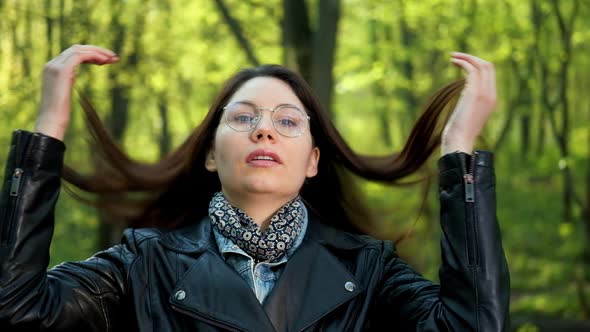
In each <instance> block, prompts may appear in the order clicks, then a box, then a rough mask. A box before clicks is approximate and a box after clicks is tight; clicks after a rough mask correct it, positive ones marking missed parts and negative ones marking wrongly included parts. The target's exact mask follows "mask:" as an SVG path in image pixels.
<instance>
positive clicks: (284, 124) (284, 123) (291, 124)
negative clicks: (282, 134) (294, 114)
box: [277, 118, 297, 127]
mask: <svg viewBox="0 0 590 332" xmlns="http://www.w3.org/2000/svg"><path fill="white" fill-rule="evenodd" d="M277 124H279V125H281V126H282V127H296V126H297V122H295V121H293V119H290V118H282V119H279V120H278V121H277Z"/></svg>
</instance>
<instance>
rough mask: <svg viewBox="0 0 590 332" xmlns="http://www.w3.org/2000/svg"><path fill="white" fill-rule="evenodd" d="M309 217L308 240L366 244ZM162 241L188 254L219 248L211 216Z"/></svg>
mask: <svg viewBox="0 0 590 332" xmlns="http://www.w3.org/2000/svg"><path fill="white" fill-rule="evenodd" d="M308 211H309V210H308ZM308 213H309V212H308ZM308 218H309V221H308V225H307V231H306V234H305V240H307V241H315V242H317V243H319V244H321V245H323V246H325V247H330V248H333V249H339V250H354V249H359V248H361V247H363V246H365V243H364V242H362V241H360V240H359V239H358V238H357V237H355V236H354V235H352V234H349V233H346V232H343V231H340V230H338V229H335V228H331V227H329V226H326V225H324V224H323V223H321V222H320V220H319V218H318V217H317V216H316V215H314V214H311V213H309V214H308ZM160 243H161V244H162V245H163V246H164V247H166V248H168V249H170V250H173V251H176V252H180V253H186V254H190V253H199V252H203V251H205V250H207V249H210V248H212V249H214V250H216V249H217V244H216V242H215V236H214V235H213V231H212V229H211V222H210V221H209V217H203V218H202V219H201V220H200V221H199V222H196V223H193V224H190V225H188V226H185V227H182V228H179V229H176V230H173V231H170V232H166V233H164V234H163V235H162V237H161V238H160Z"/></svg>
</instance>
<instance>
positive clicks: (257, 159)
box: [246, 149, 282, 167]
mask: <svg viewBox="0 0 590 332" xmlns="http://www.w3.org/2000/svg"><path fill="white" fill-rule="evenodd" d="M246 163H248V164H249V165H251V166H255V167H272V166H276V165H279V164H281V163H282V162H281V158H280V157H279V156H278V155H277V154H276V153H274V152H273V151H272V150H267V149H258V150H255V151H252V152H251V153H250V154H249V155H248V156H247V157H246Z"/></svg>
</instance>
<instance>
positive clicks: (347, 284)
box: [344, 281, 356, 292]
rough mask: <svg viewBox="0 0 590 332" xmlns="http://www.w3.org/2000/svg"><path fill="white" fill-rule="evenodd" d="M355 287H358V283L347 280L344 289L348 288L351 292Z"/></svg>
mask: <svg viewBox="0 0 590 332" xmlns="http://www.w3.org/2000/svg"><path fill="white" fill-rule="evenodd" d="M355 288H356V285H355V284H354V283H353V282H350V281H347V282H346V283H345V284H344V289H346V290H347V291H349V292H354V289H355Z"/></svg>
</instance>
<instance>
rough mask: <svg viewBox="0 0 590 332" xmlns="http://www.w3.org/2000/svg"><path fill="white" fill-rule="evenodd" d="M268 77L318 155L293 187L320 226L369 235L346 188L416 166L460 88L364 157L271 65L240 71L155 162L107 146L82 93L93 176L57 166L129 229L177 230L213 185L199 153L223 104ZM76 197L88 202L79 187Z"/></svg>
mask: <svg viewBox="0 0 590 332" xmlns="http://www.w3.org/2000/svg"><path fill="white" fill-rule="evenodd" d="M260 76H268V77H274V78H277V79H280V80H282V81H284V82H285V83H287V84H289V86H290V87H291V88H292V89H293V91H294V93H295V95H297V97H298V98H299V100H300V101H301V102H302V103H303V106H304V107H305V109H306V110H307V112H308V113H309V116H310V130H311V135H312V137H313V140H314V143H315V145H316V146H317V147H319V149H320V151H321V154H322V158H321V161H320V163H319V166H318V167H319V169H318V175H317V176H315V177H313V178H311V179H308V181H306V183H305V184H304V186H303V188H302V189H301V197H302V198H303V200H304V201H305V203H306V205H307V207H308V208H309V209H310V210H311V211H313V212H314V213H315V214H317V215H318V216H319V217H320V220H322V221H323V222H325V223H328V224H331V225H332V226H334V227H337V228H339V229H343V230H347V231H354V232H364V233H367V232H370V231H371V227H372V226H371V225H372V223H371V220H370V217H369V216H370V214H369V213H368V209H367V207H366V205H365V203H363V200H362V199H361V197H360V195H359V191H358V190H356V189H355V188H354V183H355V181H353V175H356V176H359V177H362V178H365V179H368V180H374V181H379V182H383V183H388V184H399V183H400V180H402V179H403V178H406V177H407V176H408V175H410V174H413V173H415V172H416V171H417V170H419V169H420V168H421V167H422V166H423V165H424V164H425V162H426V161H427V160H428V158H429V157H430V155H431V154H432V153H433V151H435V150H436V148H437V147H438V145H439V144H440V139H441V132H442V128H441V127H442V126H441V123H443V120H445V119H446V116H444V115H443V114H445V113H444V112H443V110H444V109H445V107H446V106H447V105H448V104H449V103H450V102H451V101H452V100H453V98H454V97H455V96H457V95H458V94H459V92H460V91H461V89H462V87H463V85H464V81H463V80H459V81H455V82H453V83H451V84H448V85H446V86H445V87H443V88H442V89H440V90H439V91H438V92H436V93H435V94H434V96H433V97H431V99H430V100H429V101H428V103H427V104H426V106H425V109H424V112H423V113H422V115H421V116H420V118H419V119H418V120H417V122H416V124H415V125H414V127H413V129H412V131H411V133H410V136H409V138H408V140H407V142H406V143H405V145H404V147H403V149H402V150H401V151H400V152H399V153H395V154H392V155H388V156H380V157H375V156H368V155H361V154H358V153H355V152H354V151H352V149H351V148H350V147H349V146H348V144H347V143H346V142H345V140H344V139H343V138H342V136H341V135H340V133H339V132H338V130H337V129H336V128H335V127H334V125H333V123H332V122H331V120H330V118H329V115H328V114H327V112H326V111H325V110H324V108H323V107H322V105H321V104H320V102H319V101H318V99H317V97H316V96H315V95H314V93H313V92H312V90H311V88H310V87H309V85H308V84H307V83H306V82H305V81H304V80H303V79H302V78H301V77H300V76H299V75H297V74H296V73H294V72H293V71H291V70H289V69H287V68H285V67H283V66H279V65H263V66H259V67H256V68H249V69H244V70H242V71H240V72H238V73H237V74H235V75H234V76H233V77H231V78H230V79H229V80H228V81H227V82H226V84H225V85H224V87H223V89H222V90H221V92H220V93H219V95H218V96H217V98H216V99H215V101H214V102H213V104H212V106H211V108H210V109H209V112H208V114H207V116H206V117H205V119H204V120H203V121H202V122H201V124H200V125H199V126H197V127H196V128H195V129H194V131H193V132H192V133H191V135H190V136H189V137H188V138H187V139H186V140H185V141H184V143H182V144H181V145H180V146H179V147H178V148H176V149H175V150H174V151H172V152H171V153H169V154H168V155H166V156H165V157H163V158H162V159H161V160H160V161H158V162H156V163H144V162H138V161H135V160H132V159H131V158H129V157H128V156H127V155H126V154H125V152H124V151H122V150H121V148H120V147H119V146H118V145H117V144H115V142H114V141H113V140H112V138H111V137H110V135H109V134H108V132H107V131H106V129H105V128H104V126H103V125H102V123H101V121H100V119H99V118H98V116H97V114H96V112H95V111H94V110H93V108H92V107H91V105H90V103H89V102H88V101H87V100H85V99H83V98H82V106H83V109H84V111H85V112H84V113H85V115H86V119H87V123H88V128H89V130H90V134H91V136H92V138H93V140H92V142H93V144H94V145H95V151H97V152H98V155H99V156H100V159H101V160H102V162H101V163H100V165H101V166H100V167H98V168H97V169H96V171H95V173H93V174H90V175H83V174H80V173H79V172H77V171H75V170H74V169H73V168H71V167H68V166H65V167H64V172H63V178H64V179H65V180H66V181H67V182H68V183H69V184H72V185H74V186H75V187H77V188H78V189H80V190H81V191H82V193H83V192H86V193H90V194H93V195H94V198H95V199H93V200H92V203H93V204H95V205H97V206H99V207H100V208H102V209H103V211H105V212H107V213H108V214H110V215H111V216H113V217H119V218H121V220H123V221H124V223H125V224H126V225H128V226H131V227H146V226H156V227H166V228H174V227H179V226H182V225H185V224H188V223H191V222H195V221H198V220H200V219H201V218H202V217H203V216H205V215H206V214H207V207H208V204H209V201H210V199H211V197H212V195H213V193H215V192H216V191H219V190H221V184H220V182H219V178H218V176H217V174H216V173H211V172H209V171H207V170H206V169H205V157H206V153H207V151H208V149H209V148H210V146H211V144H212V142H213V139H214V136H215V131H216V128H217V126H218V124H219V122H220V119H221V115H222V112H223V106H225V105H226V104H227V102H228V101H229V99H230V98H231V96H232V95H233V94H234V93H235V92H236V91H237V90H238V89H239V88H240V87H241V86H242V85H243V84H244V83H245V82H246V81H248V80H250V79H252V78H255V77H260ZM66 188H68V189H69V190H70V192H72V193H74V195H76V196H77V197H78V198H80V199H82V200H85V201H89V199H88V197H87V196H85V195H83V194H81V192H80V191H78V190H76V191H73V190H71V189H72V188H69V186H66Z"/></svg>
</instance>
